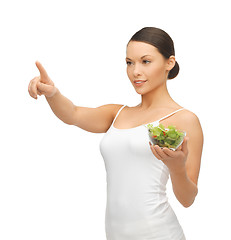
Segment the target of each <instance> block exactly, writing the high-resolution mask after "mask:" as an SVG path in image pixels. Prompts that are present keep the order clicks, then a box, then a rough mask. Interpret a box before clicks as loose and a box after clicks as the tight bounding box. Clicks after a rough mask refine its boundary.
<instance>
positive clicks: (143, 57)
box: [126, 54, 151, 60]
mask: <svg viewBox="0 0 231 240" xmlns="http://www.w3.org/2000/svg"><path fill="white" fill-rule="evenodd" d="M146 56H151V55H148V54H147V55H144V56H143V57H141V59H142V58H144V57H146ZM126 59H129V60H132V59H130V58H128V57H126Z"/></svg>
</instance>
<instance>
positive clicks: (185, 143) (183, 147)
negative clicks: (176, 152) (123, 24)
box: [181, 137, 189, 155]
mask: <svg viewBox="0 0 231 240" xmlns="http://www.w3.org/2000/svg"><path fill="white" fill-rule="evenodd" d="M188 141H189V137H184V140H183V143H182V149H181V150H182V151H183V153H184V154H185V155H187V154H188Z"/></svg>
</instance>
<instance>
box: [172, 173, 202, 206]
mask: <svg viewBox="0 0 231 240" xmlns="http://www.w3.org/2000/svg"><path fill="white" fill-rule="evenodd" d="M170 176H171V181H172V186H173V191H174V194H175V196H176V198H177V199H178V201H179V202H180V203H181V204H182V205H183V206H184V207H189V206H191V205H192V204H193V202H194V200H195V197H196V195H197V193H198V188H197V186H196V184H195V183H194V182H192V181H191V180H190V178H189V177H188V175H187V172H186V169H182V171H180V172H178V173H174V172H170Z"/></svg>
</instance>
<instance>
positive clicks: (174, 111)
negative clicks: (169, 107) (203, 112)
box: [157, 108, 184, 122]
mask: <svg viewBox="0 0 231 240" xmlns="http://www.w3.org/2000/svg"><path fill="white" fill-rule="evenodd" d="M183 109H184V108H180V109H178V110H176V111H174V112H172V113H170V114H168V115H166V116H164V117H162V118H161V119H159V120H157V121H158V122H159V121H161V120H163V119H165V118H167V117H169V116H171V115H172V114H174V113H176V112H178V111H180V110H183Z"/></svg>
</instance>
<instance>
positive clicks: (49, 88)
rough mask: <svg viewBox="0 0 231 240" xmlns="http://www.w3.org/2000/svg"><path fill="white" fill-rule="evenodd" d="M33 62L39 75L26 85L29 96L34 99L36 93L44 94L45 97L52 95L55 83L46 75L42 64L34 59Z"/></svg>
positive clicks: (55, 89) (54, 90)
mask: <svg viewBox="0 0 231 240" xmlns="http://www.w3.org/2000/svg"><path fill="white" fill-rule="evenodd" d="M35 64H36V66H37V68H38V70H39V72H40V76H37V77H35V78H33V79H32V80H31V81H30V83H29V86H28V92H29V94H30V96H31V97H33V98H34V99H37V95H39V96H41V95H44V96H46V97H52V96H54V94H55V93H56V91H57V88H56V87H55V84H54V83H53V81H52V80H51V79H50V77H49V76H48V74H47V72H46V70H45V68H44V67H43V66H42V64H41V63H40V62H39V61H36V62H35Z"/></svg>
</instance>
